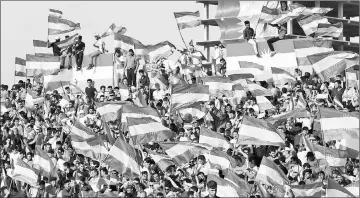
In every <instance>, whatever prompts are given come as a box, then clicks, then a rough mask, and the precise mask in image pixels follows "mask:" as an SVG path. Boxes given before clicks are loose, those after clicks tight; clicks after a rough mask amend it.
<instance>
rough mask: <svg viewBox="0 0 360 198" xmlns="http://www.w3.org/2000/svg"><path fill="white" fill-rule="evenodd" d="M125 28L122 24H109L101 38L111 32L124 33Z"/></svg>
mask: <svg viewBox="0 0 360 198" xmlns="http://www.w3.org/2000/svg"><path fill="white" fill-rule="evenodd" d="M126 31H127V29H126V28H125V27H123V26H116V25H115V24H114V23H113V24H111V25H110V27H109V29H108V30H107V31H106V32H104V33H103V34H102V35H101V38H104V37H107V36H109V35H112V34H125V33H126Z"/></svg>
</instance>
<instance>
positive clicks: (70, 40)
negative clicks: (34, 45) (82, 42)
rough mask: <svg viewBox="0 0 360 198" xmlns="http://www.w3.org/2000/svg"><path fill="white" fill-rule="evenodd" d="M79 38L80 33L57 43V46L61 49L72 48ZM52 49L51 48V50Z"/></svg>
mask: <svg viewBox="0 0 360 198" xmlns="http://www.w3.org/2000/svg"><path fill="white" fill-rule="evenodd" d="M78 36H79V34H78V33H76V34H74V35H72V36H70V37H69V38H66V39H64V40H60V41H59V42H56V45H57V46H58V47H60V48H61V49H64V48H67V47H70V46H72V45H73V44H74V43H75V39H76V38H77V37H78ZM50 49H51V48H50Z"/></svg>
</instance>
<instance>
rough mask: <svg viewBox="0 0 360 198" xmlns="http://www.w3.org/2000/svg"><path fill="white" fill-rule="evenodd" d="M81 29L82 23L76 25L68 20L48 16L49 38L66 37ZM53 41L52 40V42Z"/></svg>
mask: <svg viewBox="0 0 360 198" xmlns="http://www.w3.org/2000/svg"><path fill="white" fill-rule="evenodd" d="M78 29H80V23H74V22H72V21H70V20H67V19H62V18H58V17H54V16H51V15H49V16H48V35H49V37H54V36H58V35H59V36H60V35H65V34H67V33H69V32H72V31H74V30H78ZM49 40H50V39H49ZM50 41H52V40H50Z"/></svg>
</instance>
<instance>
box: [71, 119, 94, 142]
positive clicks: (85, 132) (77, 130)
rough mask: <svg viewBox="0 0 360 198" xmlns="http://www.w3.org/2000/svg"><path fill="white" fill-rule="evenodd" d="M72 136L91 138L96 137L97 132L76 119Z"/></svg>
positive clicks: (84, 138)
mask: <svg viewBox="0 0 360 198" xmlns="http://www.w3.org/2000/svg"><path fill="white" fill-rule="evenodd" d="M70 136H72V137H73V136H75V138H77V139H80V140H81V139H83V140H86V139H89V138H92V137H95V136H96V134H95V133H94V132H93V131H92V130H91V129H89V128H88V127H86V126H84V125H83V124H81V123H80V122H79V121H78V120H76V121H75V123H74V125H73V126H72V127H71V133H70Z"/></svg>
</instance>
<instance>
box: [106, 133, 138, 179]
mask: <svg viewBox="0 0 360 198" xmlns="http://www.w3.org/2000/svg"><path fill="white" fill-rule="evenodd" d="M108 154H109V155H108V156H107V157H106V159H105V160H104V164H106V165H108V166H110V167H111V168H113V169H115V170H116V171H118V172H119V174H124V173H125V174H127V175H133V174H135V175H140V166H139V164H140V161H139V159H141V156H139V154H138V153H137V152H136V151H135V148H134V147H132V146H131V145H129V144H128V143H126V142H125V141H124V140H123V139H122V138H118V139H117V140H116V142H115V143H114V145H113V146H112V147H111V148H110V151H109V153H108Z"/></svg>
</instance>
